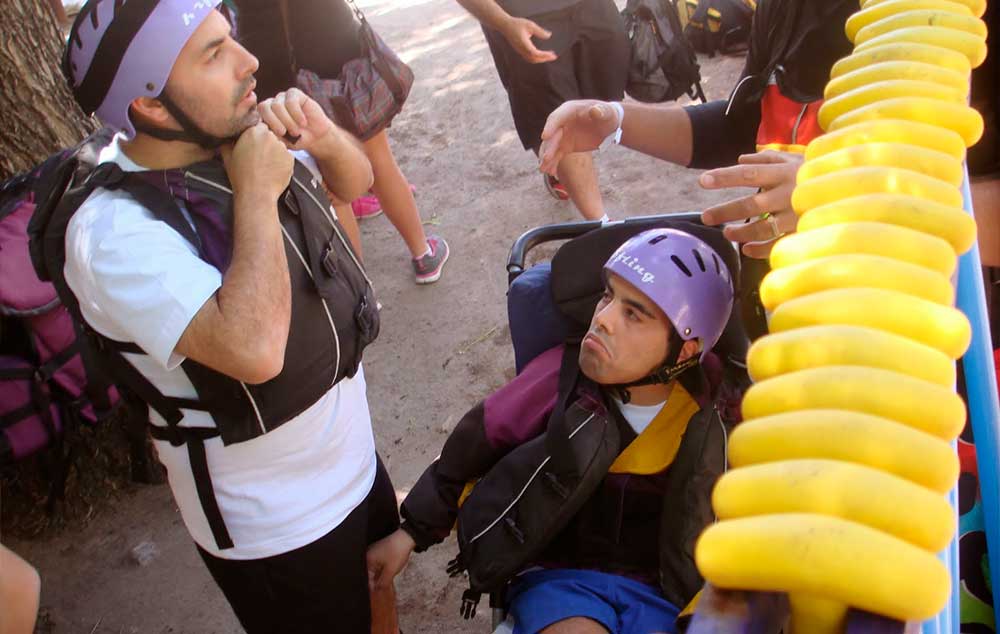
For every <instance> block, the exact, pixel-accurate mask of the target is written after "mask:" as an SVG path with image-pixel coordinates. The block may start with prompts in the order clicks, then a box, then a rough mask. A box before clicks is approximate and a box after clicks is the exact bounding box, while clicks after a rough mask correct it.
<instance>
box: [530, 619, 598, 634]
mask: <svg viewBox="0 0 1000 634" xmlns="http://www.w3.org/2000/svg"><path fill="white" fill-rule="evenodd" d="M540 634H608V631H607V630H606V629H604V626H603V625H601V624H600V623H598V622H597V621H592V620H590V619H588V618H586V617H583V616H574V617H572V618H569V619H563V620H562V621H556V622H555V623H553V624H552V625H550V626H548V627H547V628H545V629H544V630H542V631H541V632H540Z"/></svg>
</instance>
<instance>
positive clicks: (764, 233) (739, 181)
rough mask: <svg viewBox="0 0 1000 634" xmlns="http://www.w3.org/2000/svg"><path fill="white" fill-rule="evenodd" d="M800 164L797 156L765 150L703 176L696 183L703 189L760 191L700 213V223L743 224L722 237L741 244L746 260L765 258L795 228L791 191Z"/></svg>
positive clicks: (734, 226) (728, 230) (795, 216)
mask: <svg viewBox="0 0 1000 634" xmlns="http://www.w3.org/2000/svg"><path fill="white" fill-rule="evenodd" d="M802 160H803V159H802V156H801V155H799V154H792V153H788V152H775V151H774V150H766V151H764V152H758V153H756V154H744V155H743V156H741V157H740V158H739V165H734V166H732V167H723V168H719V169H714V170H709V171H707V172H705V173H704V174H702V175H701V177H700V178H699V179H698V182H699V183H700V184H701V186H702V187H704V188H705V189H728V188H730V187H753V188H756V189H759V190H760V191H759V192H757V193H756V194H752V195H750V196H745V197H743V198H737V199H735V200H731V201H729V202H726V203H722V204H721V205H716V206H714V207H709V208H708V209H706V210H705V211H703V212H702V214H701V221H702V222H703V223H705V224H706V225H719V224H723V223H727V222H736V221H744V223H743V224H738V225H729V226H727V227H726V228H725V229H723V233H724V235H725V236H726V238H727V239H729V240H731V241H733V242H738V243H740V244H742V245H743V247H742V250H743V253H744V254H745V255H747V256H748V257H751V258H760V259H765V258H767V257H768V255H770V253H771V248H772V247H773V246H774V243H775V242H776V241H777V239H778V238H780V237H781V236H783V235H785V234H786V233H792V232H793V231H795V227H796V225H798V222H799V218H798V216H797V215H796V214H795V212H794V211H793V210H792V190H793V189H794V188H795V175H796V173H797V172H798V171H799V167H800V166H801V165H802Z"/></svg>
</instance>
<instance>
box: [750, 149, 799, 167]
mask: <svg viewBox="0 0 1000 634" xmlns="http://www.w3.org/2000/svg"><path fill="white" fill-rule="evenodd" d="M794 156H795V155H792V154H790V153H788V152H778V151H776V150H764V151H763V152H754V153H753V154H741V155H740V157H739V158H738V159H736V162H737V163H739V164H741V165H764V164H767V163H788V162H789V160H790V159H793V158H794Z"/></svg>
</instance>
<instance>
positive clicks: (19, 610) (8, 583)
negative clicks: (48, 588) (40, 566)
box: [0, 545, 41, 632]
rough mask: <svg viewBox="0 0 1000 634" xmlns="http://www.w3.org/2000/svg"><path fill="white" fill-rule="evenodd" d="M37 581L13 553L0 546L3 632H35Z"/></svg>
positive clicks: (39, 583)
mask: <svg viewBox="0 0 1000 634" xmlns="http://www.w3.org/2000/svg"><path fill="white" fill-rule="evenodd" d="M40 588H41V581H40V580H39V578H38V572H37V571H36V570H35V569H34V568H33V567H32V566H31V564H29V563H28V562H26V561H25V560H23V559H21V558H20V557H18V556H17V555H16V554H15V553H14V551H12V550H9V549H7V548H6V547H5V546H2V545H0V610H2V611H3V617H4V621H3V627H0V631H3V632H31V631H33V630H34V629H35V619H36V618H37V615H38V600H39V589H40Z"/></svg>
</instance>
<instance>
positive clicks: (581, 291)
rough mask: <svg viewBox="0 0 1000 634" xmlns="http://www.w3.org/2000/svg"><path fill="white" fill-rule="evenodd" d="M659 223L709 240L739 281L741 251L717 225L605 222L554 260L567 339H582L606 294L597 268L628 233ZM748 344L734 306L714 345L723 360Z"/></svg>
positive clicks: (555, 293)
mask: <svg viewBox="0 0 1000 634" xmlns="http://www.w3.org/2000/svg"><path fill="white" fill-rule="evenodd" d="M660 227H665V228H670V229H677V230H679V231H684V232H686V233H689V234H691V235H693V236H695V237H696V238H699V239H700V240H702V241H703V242H705V243H706V244H708V245H709V246H710V247H712V249H714V250H715V251H716V253H718V254H719V257H720V258H721V259H722V262H723V263H724V264H725V265H726V267H727V268H728V269H729V274H730V277H731V279H732V280H733V283H734V285H738V284H739V279H740V274H739V273H740V259H739V255H738V254H737V253H736V249H734V248H733V245H732V244H731V243H730V242H729V241H728V240H727V239H726V238H725V237H724V236H723V235H722V229H721V228H720V227H706V226H704V225H700V224H696V223H692V222H688V221H684V220H673V219H671V218H670V217H669V216H660V217H654V218H649V219H648V220H643V221H640V222H628V223H621V224H612V225H607V226H604V227H601V228H599V229H595V230H594V231H591V232H589V233H587V234H584V235H582V236H580V237H578V238H574V239H573V240H570V241H569V242H566V243H565V244H563V245H562V246H561V247H560V248H559V250H558V251H557V252H556V254H555V256H554V257H553V258H552V279H551V286H552V299H553V300H554V301H555V304H556V307H557V308H558V309H559V311H560V312H561V313H562V314H563V315H564V316H565V317H566V318H567V319H568V320H569V321H570V324H571V327H570V337H576V336H577V335H579V336H580V337H582V336H583V335H584V334H585V333H586V331H587V328H588V327H589V326H590V320H591V318H592V317H593V315H594V310H595V308H596V307H597V302H598V301H599V300H600V298H601V295H602V294H603V292H604V282H603V278H602V273H601V272H602V269H603V267H604V263H605V262H606V261H607V260H608V258H610V257H611V254H612V253H614V251H615V250H616V249H617V248H618V247H619V246H621V245H622V243H624V242H625V241H626V240H628V239H629V238H631V237H632V236H634V235H636V234H638V233H641V232H643V231H646V230H647V229H654V228H660ZM734 291H735V293H736V297H737V298H738V297H739V288H738V287H737V288H734ZM748 347H749V341H748V339H747V336H746V332H745V330H744V329H743V325H742V322H741V320H740V311H739V309H738V308H737V307H736V306H735V305H734V307H733V310H732V313H731V314H730V316H729V321H728V322H727V324H726V327H725V329H724V330H723V332H722V337H721V338H720V339H719V341H718V343H717V344H716V345H715V348H714V349H715V351H716V352H717V353H718V354H720V356H723V358H726V357H729V358H733V359H736V360H738V361H743V360H744V359H745V358H746V351H747V348H748Z"/></svg>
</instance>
